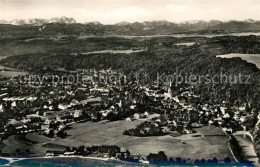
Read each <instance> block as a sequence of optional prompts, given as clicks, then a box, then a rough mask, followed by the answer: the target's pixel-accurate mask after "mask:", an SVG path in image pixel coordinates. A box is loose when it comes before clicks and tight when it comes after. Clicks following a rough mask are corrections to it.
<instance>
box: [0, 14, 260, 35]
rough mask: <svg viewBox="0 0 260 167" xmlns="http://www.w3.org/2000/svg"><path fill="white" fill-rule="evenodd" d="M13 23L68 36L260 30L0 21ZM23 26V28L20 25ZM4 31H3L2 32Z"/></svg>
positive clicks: (239, 25)
mask: <svg viewBox="0 0 260 167" xmlns="http://www.w3.org/2000/svg"><path fill="white" fill-rule="evenodd" d="M14 25H16V26H17V28H19V27H20V26H23V27H24V26H26V27H27V28H28V26H30V27H31V29H32V30H33V31H34V32H35V31H36V30H38V31H41V33H44V32H45V33H48V34H57V33H60V34H67V35H80V34H82V35H111V34H113V35H114V34H116V35H152V34H171V33H184V32H185V33H186V32H195V31H200V32H204V31H205V32H209V31H210V32H247V31H260V21H255V20H252V19H247V20H244V21H236V20H231V21H227V22H223V21H219V20H210V21H202V20H195V21H186V22H182V23H173V22H168V21H164V20H161V21H144V22H134V23H129V22H119V23H116V24H111V25H104V24H101V23H99V22H85V23H77V22H76V21H75V20H74V19H73V18H67V17H60V18H58V17H57V18H51V19H37V18H35V19H27V20H18V19H15V20H12V21H6V20H0V30H1V27H2V28H4V29H3V31H9V30H10V28H11V29H13V28H14V29H16V28H15V27H13V26H14ZM21 28H22V27H21ZM2 33H3V34H4V32H2Z"/></svg>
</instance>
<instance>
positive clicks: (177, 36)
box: [78, 32, 260, 39]
mask: <svg viewBox="0 0 260 167" xmlns="http://www.w3.org/2000/svg"><path fill="white" fill-rule="evenodd" d="M230 35H231V36H249V35H256V36H260V32H243V33H228V34H196V33H194V34H156V35H84V36H79V37H78V38H79V39H86V38H95V37H100V38H107V37H118V38H157V37H175V38H185V37H206V38H213V37H220V36H230Z"/></svg>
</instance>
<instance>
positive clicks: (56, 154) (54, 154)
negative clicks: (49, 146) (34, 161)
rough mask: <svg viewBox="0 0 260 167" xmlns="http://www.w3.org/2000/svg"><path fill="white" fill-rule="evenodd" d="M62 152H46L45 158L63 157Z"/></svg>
mask: <svg viewBox="0 0 260 167" xmlns="http://www.w3.org/2000/svg"><path fill="white" fill-rule="evenodd" d="M63 153H64V151H54V150H47V151H46V154H45V156H46V157H54V156H60V155H63Z"/></svg>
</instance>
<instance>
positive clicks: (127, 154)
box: [125, 150, 131, 159]
mask: <svg viewBox="0 0 260 167" xmlns="http://www.w3.org/2000/svg"><path fill="white" fill-rule="evenodd" d="M125 152H126V158H127V159H129V158H130V155H131V153H130V151H129V150H126V151H125Z"/></svg>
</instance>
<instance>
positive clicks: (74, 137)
mask: <svg viewBox="0 0 260 167" xmlns="http://www.w3.org/2000/svg"><path fill="white" fill-rule="evenodd" d="M151 117H152V116H151ZM151 117H150V118H148V119H151ZM145 120H146V119H143V120H135V121H131V122H128V121H125V120H121V121H115V122H106V121H101V122H85V123H77V124H73V125H72V128H71V129H69V130H67V133H68V135H69V136H68V137H67V138H65V139H57V138H55V139H47V138H45V137H43V136H39V135H36V134H29V135H27V136H26V138H27V139H28V140H31V141H35V142H37V144H34V145H31V144H30V150H31V152H34V155H38V156H43V155H44V153H45V151H46V150H48V149H49V150H50V149H54V148H60V149H61V148H62V147H61V146H62V145H63V146H70V147H73V146H75V147H78V146H80V145H85V146H91V145H118V146H120V147H121V148H122V149H123V150H125V149H129V150H130V152H131V154H141V155H143V156H147V155H148V154H149V153H156V152H158V151H164V152H165V153H166V155H167V156H168V157H182V158H186V159H202V158H204V159H209V158H213V157H217V158H218V159H224V158H225V157H230V158H232V156H231V154H230V152H229V149H228V147H227V146H228V137H227V136H225V135H224V133H223V132H222V131H221V130H220V129H218V128H216V127H213V126H209V127H202V128H198V129H196V131H197V133H196V135H198V134H201V135H203V136H204V137H203V136H201V137H194V136H193V135H194V134H187V135H182V136H178V137H172V136H168V135H167V136H152V137H134V136H126V135H123V132H124V130H126V129H130V128H134V127H135V126H136V125H138V124H140V123H141V122H143V121H145ZM214 134H215V135H214ZM182 140H183V141H185V143H186V144H182V142H181V141H182ZM15 142H16V144H15V145H16V146H19V145H21V146H22V147H25V145H24V143H22V142H20V143H19V142H18V141H15ZM5 145H7V146H6V148H5V149H4V150H3V151H5V150H7V149H9V148H10V145H13V143H11V142H9V143H7V142H5ZM13 146H14V145H13ZM55 146H57V147H55ZM27 147H28V143H27ZM35 153H36V154H35Z"/></svg>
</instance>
